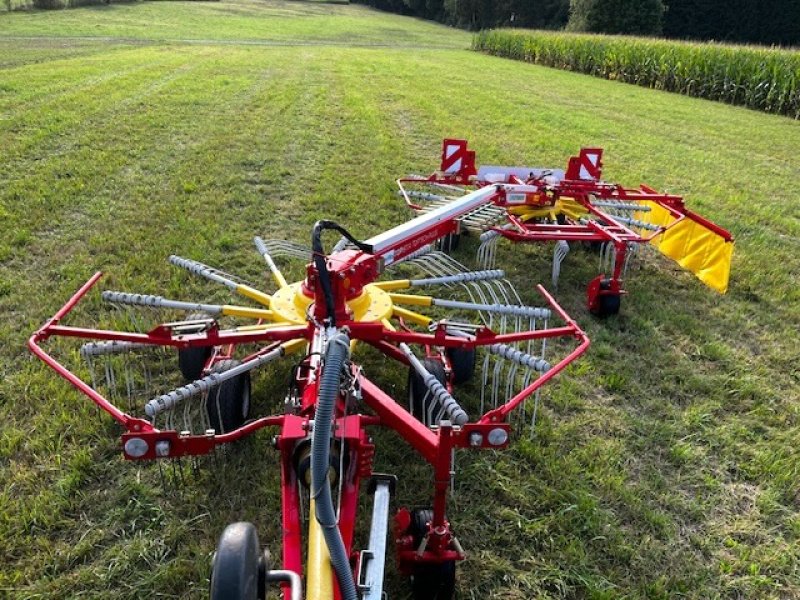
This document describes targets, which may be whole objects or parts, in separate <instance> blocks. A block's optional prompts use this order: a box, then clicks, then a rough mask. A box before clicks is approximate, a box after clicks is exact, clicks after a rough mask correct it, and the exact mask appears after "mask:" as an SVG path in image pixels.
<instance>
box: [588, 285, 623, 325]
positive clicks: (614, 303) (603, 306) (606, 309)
mask: <svg viewBox="0 0 800 600" xmlns="http://www.w3.org/2000/svg"><path fill="white" fill-rule="evenodd" d="M610 288H611V280H610V279H608V278H606V279H603V280H602V281H601V282H600V289H601V290H608V289H610ZM621 302H622V296H621V295H620V294H618V293H617V294H600V295H599V296H598V297H597V308H596V309H595V310H594V311H593V312H594V314H595V315H597V316H598V317H608V316H610V315H616V314H618V313H619V306H620V304H621Z"/></svg>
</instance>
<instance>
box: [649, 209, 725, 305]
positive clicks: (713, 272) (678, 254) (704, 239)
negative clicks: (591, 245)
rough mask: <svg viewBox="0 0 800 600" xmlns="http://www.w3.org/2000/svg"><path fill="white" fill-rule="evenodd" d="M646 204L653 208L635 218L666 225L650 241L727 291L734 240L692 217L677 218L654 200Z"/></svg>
mask: <svg viewBox="0 0 800 600" xmlns="http://www.w3.org/2000/svg"><path fill="white" fill-rule="evenodd" d="M647 204H649V205H650V207H651V210H650V211H649V212H637V213H635V215H634V218H635V219H638V220H640V221H644V222H646V223H652V224H654V225H660V226H662V227H667V230H666V231H665V232H664V233H662V234H660V235H657V236H656V237H654V238H653V239H652V240H651V241H650V243H651V244H653V245H654V246H655V247H656V248H658V249H659V250H660V251H661V253H662V254H663V255H665V256H668V257H669V258H671V259H672V260H674V261H675V262H677V263H678V264H679V265H680V266H681V267H683V268H684V269H686V270H687V271H691V272H692V273H694V274H695V275H696V276H697V278H698V279H699V280H700V281H702V282H703V283H705V284H706V285H707V286H708V287H710V288H712V289H714V290H716V291H718V292H719V293H720V294H724V293H725V292H727V291H728V279H729V278H730V272H731V258H732V256H733V242H732V241H729V240H726V239H725V238H723V237H722V236H721V235H719V234H718V233H716V232H714V231H712V230H710V229H709V228H708V227H706V226H705V225H703V224H702V223H698V222H697V221H693V220H692V219H691V218H689V217H686V218H684V219H682V220H680V221H678V222H675V221H676V219H675V217H673V216H672V215H671V214H670V212H669V211H668V210H667V209H665V208H664V207H662V206H660V205H658V204H656V203H655V202H648V203H647ZM670 223H674V225H670ZM645 233H646V232H645Z"/></svg>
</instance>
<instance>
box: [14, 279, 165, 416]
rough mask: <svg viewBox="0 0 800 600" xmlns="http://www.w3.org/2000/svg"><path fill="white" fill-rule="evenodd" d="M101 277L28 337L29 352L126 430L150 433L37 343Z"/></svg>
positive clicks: (50, 332)
mask: <svg viewBox="0 0 800 600" xmlns="http://www.w3.org/2000/svg"><path fill="white" fill-rule="evenodd" d="M102 276H103V273H102V272H101V271H97V272H96V273H95V274H94V275H92V277H91V278H89V280H88V281H87V282H86V283H84V284H83V285H82V286H81V287H80V289H79V290H78V291H77V292H75V293H74V294H73V295H72V297H71V298H70V299H69V300H67V302H66V304H64V306H62V307H61V308H60V309H59V310H58V312H56V314H55V315H53V317H52V318H50V319H49V320H48V321H47V322H46V323H45V324H44V325H42V327H41V329H39V330H38V331H37V332H36V333H34V334H33V335H32V336H31V337H30V339H29V340H28V348H30V350H31V352H33V353H34V354H35V355H36V356H37V357H39V358H40V359H41V360H42V361H43V362H44V363H45V364H46V365H47V366H48V367H50V368H51V369H53V370H54V371H55V372H56V373H57V374H58V375H59V376H61V377H63V378H64V379H66V380H67V381H68V382H69V383H70V384H71V385H72V386H73V387H74V388H75V389H77V390H78V391H79V392H82V393H83V394H85V395H86V396H88V398H89V399H90V400H91V401H92V402H94V403H95V404H97V406H99V407H100V408H102V409H103V410H104V411H106V412H107V413H108V414H110V415H111V416H112V417H113V418H114V420H116V421H118V422H119V423H121V424H122V425H124V426H125V427H126V428H127V429H128V430H131V429H133V430H136V431H150V430H152V429H153V426H152V425H150V423H148V422H147V421H145V420H144V419H137V418H135V417H132V416H130V415H128V414H126V413H124V412H123V411H121V410H120V409H118V408H117V407H116V406H114V405H113V404H111V403H110V402H109V401H108V400H106V399H105V398H104V397H103V396H102V395H101V394H99V393H97V392H96V391H95V390H94V389H92V387H91V386H90V385H88V384H87V383H84V382H83V381H82V380H81V379H80V378H79V377H77V376H76V375H74V374H73V373H72V372H71V371H70V370H69V369H67V368H66V367H65V366H64V365H62V364H61V363H59V362H58V361H57V360H56V359H55V358H53V357H52V356H50V355H49V354H48V353H47V352H45V351H44V349H43V348H42V347H41V346H39V342H41V341H43V340H46V339H47V338H48V337H50V336H51V335H53V333H54V330H56V329H58V325H57V323H58V322H59V321H60V320H61V319H63V318H64V317H65V316H66V315H67V314H68V313H69V312H70V311H71V310H72V309H73V308H74V307H75V305H76V304H78V302H80V300H81V298H83V297H84V296H85V295H86V294H87V293H88V292H89V290H90V289H92V287H93V286H94V285H95V284H96V283H97V281H98V280H99V279H100V277H102Z"/></svg>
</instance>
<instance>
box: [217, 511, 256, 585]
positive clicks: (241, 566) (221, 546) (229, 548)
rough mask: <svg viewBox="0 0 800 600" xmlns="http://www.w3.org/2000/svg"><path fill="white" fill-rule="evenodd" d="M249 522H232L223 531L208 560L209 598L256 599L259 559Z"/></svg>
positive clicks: (253, 527) (251, 525)
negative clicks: (210, 560) (209, 573)
mask: <svg viewBox="0 0 800 600" xmlns="http://www.w3.org/2000/svg"><path fill="white" fill-rule="evenodd" d="M262 560H263V559H262V557H261V554H260V552H259V549H258V534H256V528H255V526H254V525H253V524H252V523H231V524H230V525H228V526H227V527H226V528H225V531H223V532H222V535H221V536H220V538H219V543H218V544H217V551H216V553H215V554H214V558H213V559H212V562H211V600H257V599H258V598H260V597H263V594H262V593H261V590H259V585H260V580H261V577H260V575H259V571H260V565H259V563H260V562H261V561H262Z"/></svg>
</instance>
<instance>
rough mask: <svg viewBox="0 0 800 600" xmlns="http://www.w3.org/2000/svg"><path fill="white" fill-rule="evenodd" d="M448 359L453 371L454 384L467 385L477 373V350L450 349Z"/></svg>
mask: <svg viewBox="0 0 800 600" xmlns="http://www.w3.org/2000/svg"><path fill="white" fill-rule="evenodd" d="M447 358H449V359H450V367H451V368H452V369H453V383H455V384H461V383H466V382H467V381H469V380H470V379H472V375H473V374H474V373H475V348H448V349H447Z"/></svg>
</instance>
